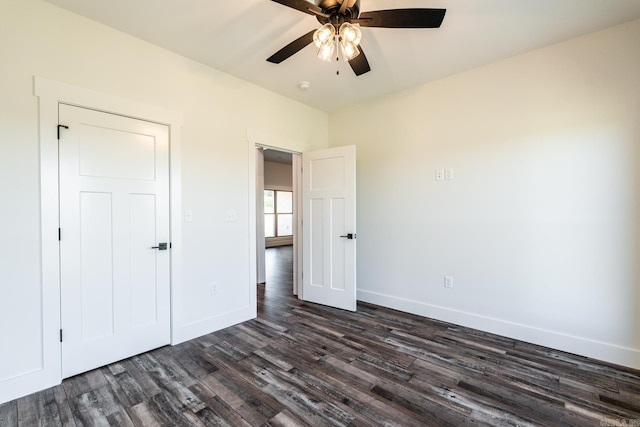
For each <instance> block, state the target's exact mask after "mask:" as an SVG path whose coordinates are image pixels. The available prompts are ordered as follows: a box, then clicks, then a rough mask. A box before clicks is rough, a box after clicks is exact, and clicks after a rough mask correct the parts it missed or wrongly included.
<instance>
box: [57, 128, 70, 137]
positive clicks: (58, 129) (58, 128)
mask: <svg viewBox="0 0 640 427" xmlns="http://www.w3.org/2000/svg"><path fill="white" fill-rule="evenodd" d="M60 128H65V129H69V126H65V125H58V141H59V140H60Z"/></svg>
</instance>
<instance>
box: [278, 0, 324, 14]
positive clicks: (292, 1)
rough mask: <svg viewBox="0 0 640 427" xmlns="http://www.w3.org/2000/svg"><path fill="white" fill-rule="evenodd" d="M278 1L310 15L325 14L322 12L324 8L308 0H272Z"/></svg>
mask: <svg viewBox="0 0 640 427" xmlns="http://www.w3.org/2000/svg"><path fill="white" fill-rule="evenodd" d="M272 1H274V2H276V3H280V4H281V5H284V6H288V7H290V8H292V9H295V10H299V11H300V12H304V13H308V14H309V15H314V16H315V15H320V16H325V14H324V13H322V9H320V8H319V7H318V6H316V5H315V4H313V3H309V2H308V1H306V0H272Z"/></svg>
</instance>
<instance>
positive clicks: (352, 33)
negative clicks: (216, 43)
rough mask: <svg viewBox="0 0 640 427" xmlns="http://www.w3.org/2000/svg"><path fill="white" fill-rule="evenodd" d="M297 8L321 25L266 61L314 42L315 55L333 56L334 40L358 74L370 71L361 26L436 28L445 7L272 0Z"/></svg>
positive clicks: (276, 61) (282, 57) (339, 0)
mask: <svg viewBox="0 0 640 427" xmlns="http://www.w3.org/2000/svg"><path fill="white" fill-rule="evenodd" d="M272 1H274V2H276V3H280V4H282V5H284V6H288V7H290V8H292V9H296V10H298V11H300V12H303V13H306V14H309V15H313V16H315V17H316V19H317V20H318V22H320V23H321V24H322V26H321V27H320V28H319V29H317V30H315V31H314V30H312V31H310V32H308V33H307V34H305V35H303V36H301V37H299V38H297V39H296V40H294V41H292V42H291V43H289V44H288V45H286V46H285V47H283V48H282V49H280V50H279V51H278V52H276V53H274V54H273V55H271V56H270V57H269V58H267V61H269V62H271V63H274V64H279V63H281V62H282V61H284V60H285V59H287V58H289V57H290V56H292V55H294V54H296V53H298V52H299V51H301V50H302V49H304V48H305V47H306V46H307V45H309V44H311V43H313V44H315V46H316V47H317V48H318V58H320V59H323V60H325V61H331V60H332V59H333V53H334V50H335V46H336V44H339V45H340V50H341V52H342V57H343V59H344V60H345V61H347V62H348V63H349V65H350V66H351V69H352V70H353V72H354V73H355V74H356V76H360V75H362V74H364V73H367V72H369V71H371V67H370V66H369V61H368V60H367V57H366V56H365V54H364V51H363V50H362V46H360V41H361V39H362V31H361V30H360V27H361V26H362V27H379V28H380V27H381V28H439V27H440V25H442V21H443V20H444V15H445V13H446V10H445V9H390V10H374V11H370V12H363V13H360V0H315V2H310V1H307V0H272Z"/></svg>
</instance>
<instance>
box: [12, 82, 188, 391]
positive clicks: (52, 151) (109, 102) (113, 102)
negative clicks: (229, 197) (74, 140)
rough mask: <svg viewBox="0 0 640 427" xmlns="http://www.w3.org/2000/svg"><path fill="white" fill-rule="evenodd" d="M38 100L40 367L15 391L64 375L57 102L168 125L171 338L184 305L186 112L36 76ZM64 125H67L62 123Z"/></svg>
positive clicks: (46, 383) (22, 379) (17, 384)
mask: <svg viewBox="0 0 640 427" xmlns="http://www.w3.org/2000/svg"><path fill="white" fill-rule="evenodd" d="M34 95H35V96H37V97H38V98H39V100H40V103H39V131H40V133H39V139H40V215H41V248H42V253H41V257H42V259H41V262H42V264H41V268H42V271H41V274H42V365H41V369H39V370H36V371H34V372H30V373H28V374H25V375H22V376H20V377H17V378H15V379H14V380H11V381H15V383H14V384H13V385H14V386H15V387H13V392H14V393H15V397H18V396H22V395H25V394H28V393H32V392H34V391H36V390H41V389H45V388H48V387H51V386H54V385H56V384H60V383H61V381H62V365H61V344H60V339H59V329H60V313H61V311H60V302H61V301H60V267H59V260H60V248H59V244H58V227H59V225H58V224H59V218H58V212H59V202H58V191H59V190H58V142H57V130H58V129H57V125H58V104H59V103H64V104H69V105H74V106H77V107H83V108H89V109H94V110H99V111H103V112H106V113H111V114H118V115H122V116H127V117H131V118H135V119H141V120H146V121H151V122H155V123H159V124H163V125H167V126H168V127H169V147H170V148H169V153H170V154H169V168H170V172H169V176H170V189H169V197H170V217H171V219H170V227H171V231H170V232H171V242H172V250H171V279H170V280H171V287H172V292H171V307H172V310H171V325H172V326H171V342H172V343H174V342H175V341H176V328H177V325H179V322H178V319H176V313H175V310H174V309H173V308H174V307H180V306H181V304H180V301H179V299H180V298H181V294H180V292H175V291H174V290H175V289H176V288H180V286H181V273H182V270H181V268H182V267H181V264H182V263H181V260H182V225H181V218H182V190H181V165H180V147H181V129H182V124H183V118H182V114H181V113H178V112H175V111H171V110H167V109H164V108H161V107H157V106H154V105H148V104H144V103H140V102H136V101H131V100H128V99H123V98H119V97H115V96H111V95H106V94H102V93H99V92H95V91H92V90H88V89H84V88H80V87H77V86H73V85H68V84H65V83H60V82H56V81H52V80H48V79H45V78H42V77H37V76H36V77H34ZM62 131H64V129H62Z"/></svg>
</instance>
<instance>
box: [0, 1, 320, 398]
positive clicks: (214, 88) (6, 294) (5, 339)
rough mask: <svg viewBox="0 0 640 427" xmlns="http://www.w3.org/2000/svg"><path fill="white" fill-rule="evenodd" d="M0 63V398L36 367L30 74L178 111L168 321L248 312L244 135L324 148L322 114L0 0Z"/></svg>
mask: <svg viewBox="0 0 640 427" xmlns="http://www.w3.org/2000/svg"><path fill="white" fill-rule="evenodd" d="M0 58H1V59H0V63H1V66H0V94H1V96H0V153H1V155H0V194H1V195H2V197H1V199H2V209H0V222H1V223H2V224H4V231H3V236H2V245H0V336H2V348H3V350H2V351H0V402H2V401H3V398H5V399H7V398H8V397H9V396H12V393H15V391H14V390H17V389H16V388H15V387H14V385H15V384H16V381H19V380H20V378H21V377H22V376H25V375H27V374H28V373H29V372H32V373H33V372H37V371H38V370H39V369H41V366H42V365H41V355H42V353H41V350H42V341H41V340H42V333H41V324H42V312H41V304H42V302H41V299H40V298H41V295H42V288H41V272H40V204H39V200H40V189H39V179H40V178H39V145H38V144H39V140H38V133H39V130H38V99H37V98H36V97H35V96H34V95H33V78H34V76H42V77H45V78H47V79H51V80H55V81H61V82H65V83H69V84H72V85H75V86H79V87H82V88H87V89H92V90H95V91H98V92H101V93H104V94H107V95H111V96H116V97H122V98H126V99H131V100H133V101H138V102H143V103H147V104H151V105H156V106H158V107H163V108H166V109H171V110H174V111H178V112H180V113H182V115H183V118H184V128H183V129H182V196H183V197H182V202H183V207H184V209H190V210H192V211H193V222H191V223H184V224H183V248H182V254H183V263H182V268H183V277H182V280H181V283H182V284H183V285H184V286H183V288H182V289H180V292H181V295H182V301H183V302H182V305H181V306H178V307H174V314H175V316H176V317H175V319H178V321H179V323H180V325H179V327H180V328H183V330H184V331H185V332H184V336H188V335H189V334H196V333H199V332H202V333H204V332H206V331H211V330H214V329H217V328H220V327H223V326H226V325H227V324H229V322H234V321H238V319H237V316H236V317H234V316H233V315H230V314H229V313H240V312H242V310H247V309H249V310H250V309H251V307H250V292H249V290H250V283H249V282H250V280H249V275H250V273H249V256H250V254H249V236H250V234H249V227H248V225H249V199H250V197H249V190H248V189H249V171H248V168H249V159H250V158H249V156H250V155H253V150H249V143H248V142H247V135H251V137H252V138H254V139H255V140H256V141H257V142H262V143H271V142H272V140H277V141H278V145H280V146H281V148H286V149H290V150H293V151H305V150H310V149H314V148H324V147H326V146H327V138H328V136H327V135H328V117H327V114H325V113H323V112H320V111H318V110H315V109H312V108H309V107H305V106H303V105H301V104H299V103H297V102H295V101H292V100H289V99H286V98H284V97H282V96H280V95H276V94H274V93H272V92H269V91H267V90H265V89H262V88H260V87H257V86H255V85H252V84H249V83H247V82H244V81H241V80H239V79H237V78H234V77H232V76H230V75H227V74H224V73H222V72H219V71H216V70H214V69H212V68H209V67H206V66H204V65H202V64H200V63H197V62H194V61H191V60H189V59H186V58H184V57H181V56H179V55H176V54H173V53H171V52H168V51H166V50H163V49H160V48H158V47H155V46H153V45H150V44H148V43H146V42H143V41H140V40H138V39H135V38H132V37H130V36H128V35H126V34H123V33H120V32H118V31H115V30H113V29H110V28H108V27H105V26H103V25H100V24H97V23H95V22H92V21H89V20H87V19H85V18H82V17H79V16H77V15H73V14H71V13H68V12H66V11H63V10H62V9H59V8H57V7H54V6H52V5H50V4H48V3H44V2H41V1H39V0H0ZM283 141H284V142H283ZM271 145H273V144H271ZM227 210H235V211H237V213H238V221H237V222H227V221H225V215H226V211H227ZM212 242H213V244H212ZM213 281H215V282H216V283H217V288H218V295H215V296H214V295H212V294H211V292H210V288H211V283H212V282H213Z"/></svg>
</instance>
